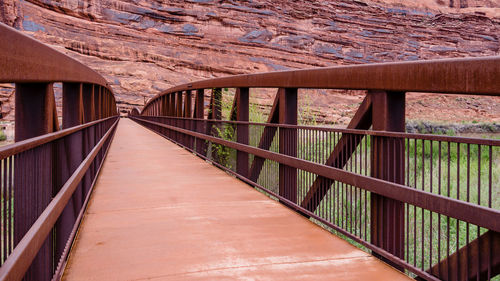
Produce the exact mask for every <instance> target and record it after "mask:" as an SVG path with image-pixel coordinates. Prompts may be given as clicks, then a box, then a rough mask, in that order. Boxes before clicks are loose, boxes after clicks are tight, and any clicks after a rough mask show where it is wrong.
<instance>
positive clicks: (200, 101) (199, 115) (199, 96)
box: [193, 89, 205, 154]
mask: <svg viewBox="0 0 500 281" xmlns="http://www.w3.org/2000/svg"><path fill="white" fill-rule="evenodd" d="M204 105H205V90H204V89H198V90H196V96H195V101H194V112H193V117H194V118H196V119H204ZM195 122H196V128H195V130H196V132H198V133H203V132H204V121H201V120H196V121H195ZM204 144H205V141H204V140H202V139H199V138H197V139H196V140H195V146H196V152H197V153H199V154H203V153H204V150H203V148H204Z"/></svg>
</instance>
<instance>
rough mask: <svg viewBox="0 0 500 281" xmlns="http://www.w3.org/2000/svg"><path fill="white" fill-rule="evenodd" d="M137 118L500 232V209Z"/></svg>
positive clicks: (139, 118)
mask: <svg viewBox="0 0 500 281" xmlns="http://www.w3.org/2000/svg"><path fill="white" fill-rule="evenodd" d="M135 118H136V120H140V121H141V122H144V123H147V124H153V125H155V126H158V127H163V128H167V129H169V130H172V131H176V132H180V133H183V134H187V135H191V136H194V137H197V138H200V139H202V140H206V141H210V142H213V143H217V144H221V145H224V146H227V147H230V148H234V149H237V150H241V151H244V152H247V153H250V154H253V155H255V156H258V157H261V158H264V159H269V160H272V161H276V162H278V163H282V164H285V165H288V166H291V167H294V168H298V169H301V170H304V171H309V172H312V173H314V174H317V175H319V176H323V177H326V178H329V179H332V180H334V181H341V182H344V183H346V184H349V185H352V186H357V187H360V188H363V189H366V190H368V191H370V192H374V193H377V194H380V195H383V196H385V197H389V198H392V199H395V200H399V201H403V202H406V203H408V204H411V205H415V206H417V207H421V208H424V209H426V210H429V211H432V212H436V213H440V214H442V215H446V216H449V217H452V218H456V219H459V220H461V221H464V222H470V223H473V224H475V225H478V226H481V227H484V228H488V229H490V230H494V231H497V232H500V220H498V219H497V218H499V217H500V211H498V210H495V209H491V208H487V207H484V206H480V205H477V204H473V203H470V202H465V201H461V200H458V199H454V198H449V197H445V196H442V195H437V194H431V193H429V192H426V191H423V190H419V189H414V188H411V187H408V186H405V185H402V184H397V183H393V182H388V181H385V180H381V179H377V178H373V177H369V176H363V175H359V174H356V173H353V172H349V171H345V170H342V169H338V168H334V167H328V166H325V165H322V164H317V163H314V162H309V161H305V160H302V159H299V158H295V157H292V156H288V155H283V154H280V153H276V152H272V151H268V150H265V149H261V148H257V147H252V146H249V145H243V144H239V143H236V142H232V141H227V140H224V139H221V138H218V137H213V136H209V135H206V134H203V133H197V132H192V131H189V130H186V129H181V128H176V127H174V126H170V125H165V124H162V123H158V122H154V121H148V120H147V119H145V118H144V117H135Z"/></svg>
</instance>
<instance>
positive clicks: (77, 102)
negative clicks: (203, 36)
mask: <svg viewBox="0 0 500 281" xmlns="http://www.w3.org/2000/svg"><path fill="white" fill-rule="evenodd" d="M62 115H63V116H62V124H63V128H64V129H66V128H70V127H73V126H78V125H80V124H82V123H83V100H82V84H81V83H63V96H62Z"/></svg>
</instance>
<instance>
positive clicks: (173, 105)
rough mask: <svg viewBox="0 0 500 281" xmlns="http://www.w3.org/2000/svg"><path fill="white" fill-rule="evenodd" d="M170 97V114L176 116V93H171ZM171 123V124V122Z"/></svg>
mask: <svg viewBox="0 0 500 281" xmlns="http://www.w3.org/2000/svg"><path fill="white" fill-rule="evenodd" d="M168 97H169V100H168V103H169V107H168V115H169V116H175V93H170V94H169V95H168ZM169 125H171V124H169Z"/></svg>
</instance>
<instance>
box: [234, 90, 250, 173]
mask: <svg viewBox="0 0 500 281" xmlns="http://www.w3.org/2000/svg"><path fill="white" fill-rule="evenodd" d="M235 99H236V120H237V121H240V122H248V117H249V112H248V109H249V102H248V99H249V89H248V88H238V89H236V97H235ZM236 141H237V142H238V143H241V144H248V124H237V125H236ZM236 173H238V174H240V175H242V176H244V177H246V178H248V153H246V152H243V151H239V150H238V151H237V152H236Z"/></svg>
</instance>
